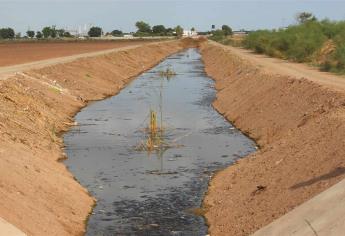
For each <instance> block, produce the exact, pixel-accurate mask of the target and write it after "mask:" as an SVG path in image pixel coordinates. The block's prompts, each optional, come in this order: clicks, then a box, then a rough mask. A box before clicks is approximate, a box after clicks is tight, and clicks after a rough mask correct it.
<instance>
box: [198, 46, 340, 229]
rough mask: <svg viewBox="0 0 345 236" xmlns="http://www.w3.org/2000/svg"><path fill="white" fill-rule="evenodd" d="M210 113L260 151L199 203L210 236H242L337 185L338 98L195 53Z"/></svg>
mask: <svg viewBox="0 0 345 236" xmlns="http://www.w3.org/2000/svg"><path fill="white" fill-rule="evenodd" d="M202 55H203V60H204V62H205V65H206V72H207V73H208V74H209V75H210V76H211V77H212V78H214V79H215V81H216V88H217V90H218V94H217V99H216V101H215V102H214V106H215V108H216V109H217V110H218V111H219V112H220V113H222V114H224V116H225V117H226V118H227V119H228V120H230V121H231V122H233V123H234V124H235V125H236V126H237V127H238V128H240V129H241V130H242V131H243V132H245V133H246V134H248V135H249V136H250V137H251V138H253V139H255V140H256V141H257V143H258V145H259V146H260V150H258V151H257V152H256V153H254V154H252V155H250V156H248V157H246V158H243V159H241V160H239V161H238V162H237V163H236V164H235V165H233V166H230V167H229V168H227V169H225V170H223V171H221V172H219V173H218V174H217V175H216V176H215V177H214V178H213V179H212V181H211V184H210V188H209V191H208V194H207V196H206V198H205V200H204V204H205V206H208V208H209V211H208V212H207V214H206V218H207V220H208V222H209V223H210V233H211V235H249V234H250V233H253V232H255V231H256V230H257V229H259V228H261V227H262V226H265V225H267V224H268V223H270V222H272V221H273V220H274V219H277V218H278V217H280V216H282V215H283V214H285V213H287V212H288V211H290V210H291V209H293V208H294V207H296V206H297V205H299V204H301V203H303V202H305V201H306V200H308V199H310V198H311V197H313V196H315V195H316V194H318V193H320V192H321V191H323V190H325V189H327V188H329V187H330V186H331V185H333V184H335V183H336V182H338V181H340V180H341V179H343V178H344V176H345V175H344V174H345V159H344V156H345V93H344V92H341V91H336V90H335V89H334V90H333V89H331V88H326V87H324V86H321V85H319V84H317V83H316V82H311V81H309V80H306V79H302V78H293V77H288V76H280V75H277V74H276V73H269V72H267V71H263V70H262V69H261V68H260V67H257V66H256V65H254V64H251V63H249V62H247V61H245V60H243V59H241V58H239V57H237V56H236V55H234V54H232V53H231V52H230V51H226V50H225V49H223V48H222V47H220V46H217V45H212V44H205V45H203V48H202Z"/></svg>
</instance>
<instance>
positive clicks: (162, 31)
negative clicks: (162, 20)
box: [152, 25, 166, 35]
mask: <svg viewBox="0 0 345 236" xmlns="http://www.w3.org/2000/svg"><path fill="white" fill-rule="evenodd" d="M152 32H153V33H154V34H158V35H165V34H166V29H165V27H164V25H155V26H153V27H152Z"/></svg>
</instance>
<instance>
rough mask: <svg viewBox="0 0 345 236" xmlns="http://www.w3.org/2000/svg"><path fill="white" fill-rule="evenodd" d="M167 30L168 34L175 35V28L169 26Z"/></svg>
mask: <svg viewBox="0 0 345 236" xmlns="http://www.w3.org/2000/svg"><path fill="white" fill-rule="evenodd" d="M165 32H166V35H168V36H173V35H174V29H173V28H167V29H166V30H165Z"/></svg>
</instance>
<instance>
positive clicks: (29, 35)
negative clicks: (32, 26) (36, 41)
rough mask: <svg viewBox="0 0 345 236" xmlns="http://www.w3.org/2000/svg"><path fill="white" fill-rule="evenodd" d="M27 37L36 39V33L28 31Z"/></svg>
mask: <svg viewBox="0 0 345 236" xmlns="http://www.w3.org/2000/svg"><path fill="white" fill-rule="evenodd" d="M26 35H27V36H28V37H29V38H33V37H35V31H33V30H28V31H26Z"/></svg>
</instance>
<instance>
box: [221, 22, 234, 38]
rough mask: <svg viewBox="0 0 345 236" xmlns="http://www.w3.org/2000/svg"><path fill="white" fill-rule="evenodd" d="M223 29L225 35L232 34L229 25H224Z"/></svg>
mask: <svg viewBox="0 0 345 236" xmlns="http://www.w3.org/2000/svg"><path fill="white" fill-rule="evenodd" d="M222 31H223V32H224V35H225V36H228V35H232V29H231V27H230V26H228V25H222Z"/></svg>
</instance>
